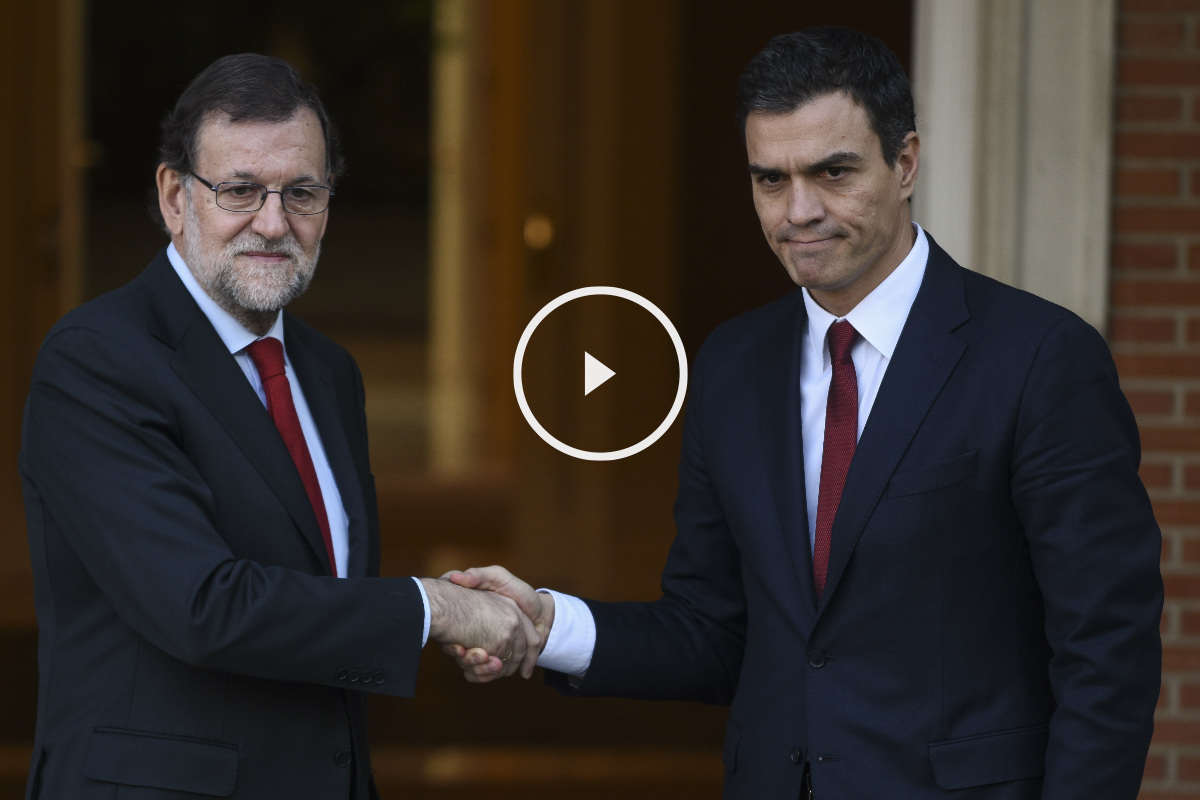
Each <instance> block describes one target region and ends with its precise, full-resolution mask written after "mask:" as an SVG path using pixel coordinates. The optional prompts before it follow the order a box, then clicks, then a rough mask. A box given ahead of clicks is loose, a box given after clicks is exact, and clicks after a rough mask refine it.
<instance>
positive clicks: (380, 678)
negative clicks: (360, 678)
mask: <svg viewBox="0 0 1200 800" xmlns="http://www.w3.org/2000/svg"><path fill="white" fill-rule="evenodd" d="M386 680H387V675H384V674H383V673H382V672H379V671H376V672H375V683H376V684H382V683H383V682H384V681H386Z"/></svg>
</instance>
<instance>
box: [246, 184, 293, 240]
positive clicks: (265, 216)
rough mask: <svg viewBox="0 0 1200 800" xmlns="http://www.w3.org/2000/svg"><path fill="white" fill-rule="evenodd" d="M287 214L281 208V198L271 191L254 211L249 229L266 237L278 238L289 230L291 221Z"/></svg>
mask: <svg viewBox="0 0 1200 800" xmlns="http://www.w3.org/2000/svg"><path fill="white" fill-rule="evenodd" d="M288 216H289V215H288V213H287V212H286V211H284V210H283V199H282V198H281V197H280V196H279V194H278V193H275V192H272V193H271V194H268V195H267V201H266V202H265V203H263V207H262V208H260V209H259V210H258V211H255V212H254V219H252V220H251V221H250V229H251V230H253V231H254V232H255V233H257V234H259V235H261V236H263V237H265V238H267V239H278V238H280V237H281V236H283V235H285V234H286V233H287V232H288V231H289V230H291V225H292V223H291V220H289V219H288Z"/></svg>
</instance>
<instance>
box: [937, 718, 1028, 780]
mask: <svg viewBox="0 0 1200 800" xmlns="http://www.w3.org/2000/svg"><path fill="white" fill-rule="evenodd" d="M1049 739H1050V729H1049V728H1048V727H1047V726H1045V725H1038V726H1037V727H1033V728H1018V729H1016V730H1011V731H1000V732H997V733H985V734H980V735H977V736H966V737H963V738H961V739H947V740H946V741H944V742H930V744H929V760H930V761H931V762H932V764H933V778H934V780H935V781H936V782H937V785H938V786H940V787H941V788H943V789H965V788H967V787H969V786H984V785H986V784H989V783H1002V782H1004V781H1017V780H1022V779H1025V778H1039V777H1041V776H1042V775H1044V774H1045V772H1046V745H1047V743H1048V742H1049Z"/></svg>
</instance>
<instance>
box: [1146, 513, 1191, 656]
mask: <svg viewBox="0 0 1200 800" xmlns="http://www.w3.org/2000/svg"><path fill="white" fill-rule="evenodd" d="M1158 509H1159V503H1154V517H1155V519H1157V520H1158V521H1159V522H1160V523H1161V522H1166V520H1164V519H1163V518H1162V517H1160V516H1158ZM1168 524H1172V523H1168ZM1162 579H1163V586H1164V587H1166V591H1167V598H1168V599H1171V600H1182V599H1193V600H1200V575H1193V574H1190V573H1186V572H1164V573H1163V576H1162ZM1190 658H1192V659H1193V660H1194V661H1195V662H1196V669H1200V647H1195V648H1192V652H1191V655H1190Z"/></svg>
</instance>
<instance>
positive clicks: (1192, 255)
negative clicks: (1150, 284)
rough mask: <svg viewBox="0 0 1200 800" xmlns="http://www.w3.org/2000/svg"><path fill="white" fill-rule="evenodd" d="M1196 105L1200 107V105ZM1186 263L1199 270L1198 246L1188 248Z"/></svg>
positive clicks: (1199, 255) (1199, 248)
mask: <svg viewBox="0 0 1200 800" xmlns="http://www.w3.org/2000/svg"><path fill="white" fill-rule="evenodd" d="M1196 105H1197V106H1200V103H1197V104H1196ZM1187 263H1188V269H1192V270H1200V244H1194V245H1192V246H1191V247H1189V248H1188V257H1187Z"/></svg>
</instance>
